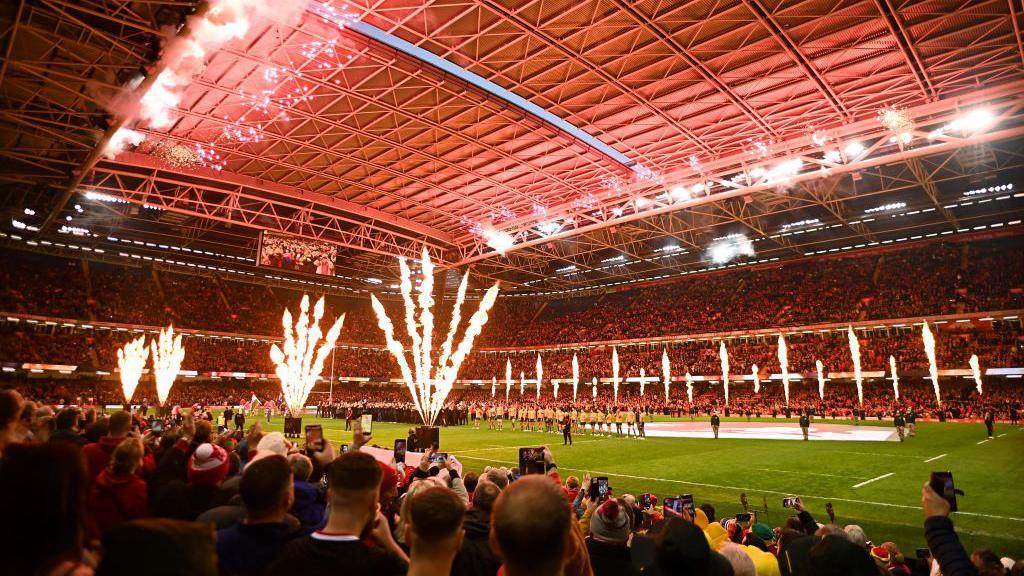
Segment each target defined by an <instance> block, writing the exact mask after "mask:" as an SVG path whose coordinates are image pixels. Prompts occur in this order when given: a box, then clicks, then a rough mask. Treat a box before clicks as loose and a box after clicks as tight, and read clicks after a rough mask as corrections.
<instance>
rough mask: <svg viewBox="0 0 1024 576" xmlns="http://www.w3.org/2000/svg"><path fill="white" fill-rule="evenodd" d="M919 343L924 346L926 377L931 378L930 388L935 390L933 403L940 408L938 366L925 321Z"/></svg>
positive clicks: (932, 340) (930, 335)
mask: <svg viewBox="0 0 1024 576" xmlns="http://www.w3.org/2000/svg"><path fill="white" fill-rule="evenodd" d="M921 342H922V343H923V344H924V354H925V356H927V357H928V377H929V378H931V381H932V388H933V389H934V390H935V403H936V404H938V405H939V406H942V395H941V393H940V392H939V366H938V364H937V363H936V361H935V336H934V335H933V334H932V329H931V328H929V327H928V321H927V320H925V322H924V327H922V328H921Z"/></svg>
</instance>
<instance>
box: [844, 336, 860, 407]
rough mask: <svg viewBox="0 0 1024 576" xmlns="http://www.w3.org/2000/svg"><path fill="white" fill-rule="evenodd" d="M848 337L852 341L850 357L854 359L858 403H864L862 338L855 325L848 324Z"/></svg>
mask: <svg viewBox="0 0 1024 576" xmlns="http://www.w3.org/2000/svg"><path fill="white" fill-rule="evenodd" d="M846 339H847V340H848V341H849V342H850V358H851V359H852V360H853V380H854V382H856V383H857V403H858V404H860V405H861V406H863V405H864V379H863V378H862V376H861V370H860V340H858V339H857V334H856V333H855V332H854V331H853V326H850V325H847V327H846Z"/></svg>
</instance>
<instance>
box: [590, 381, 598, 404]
mask: <svg viewBox="0 0 1024 576" xmlns="http://www.w3.org/2000/svg"><path fill="white" fill-rule="evenodd" d="M591 386H592V388H591V389H590V397H591V398H593V399H595V400H597V376H594V378H593V379H592V380H591Z"/></svg>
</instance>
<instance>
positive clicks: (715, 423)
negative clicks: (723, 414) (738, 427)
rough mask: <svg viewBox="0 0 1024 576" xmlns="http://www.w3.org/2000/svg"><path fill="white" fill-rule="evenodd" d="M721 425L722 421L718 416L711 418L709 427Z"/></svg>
mask: <svg viewBox="0 0 1024 576" xmlns="http://www.w3.org/2000/svg"><path fill="white" fill-rule="evenodd" d="M721 423H722V421H721V420H720V419H719V418H718V416H712V417H711V425H712V426H718V425H720V424H721Z"/></svg>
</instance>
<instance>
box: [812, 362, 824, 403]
mask: <svg viewBox="0 0 1024 576" xmlns="http://www.w3.org/2000/svg"><path fill="white" fill-rule="evenodd" d="M814 369H815V370H817V371H818V398H820V399H822V400H824V399H825V367H824V366H822V364H821V360H815V361H814Z"/></svg>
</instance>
